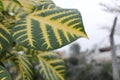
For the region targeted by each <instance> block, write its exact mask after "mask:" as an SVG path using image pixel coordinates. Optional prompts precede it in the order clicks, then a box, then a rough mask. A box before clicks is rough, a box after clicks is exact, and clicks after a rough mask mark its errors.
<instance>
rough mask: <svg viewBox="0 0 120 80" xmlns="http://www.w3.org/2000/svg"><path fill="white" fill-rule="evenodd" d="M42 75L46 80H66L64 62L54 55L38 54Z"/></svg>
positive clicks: (49, 53)
mask: <svg viewBox="0 0 120 80" xmlns="http://www.w3.org/2000/svg"><path fill="white" fill-rule="evenodd" d="M37 57H38V59H39V67H40V74H41V76H42V77H43V78H44V79H45V80H65V65H64V62H63V60H62V59H61V58H60V57H59V56H58V55H57V54H54V53H51V52H47V53H42V54H41V53H40V54H38V56H37Z"/></svg>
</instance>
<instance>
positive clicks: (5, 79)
mask: <svg viewBox="0 0 120 80" xmlns="http://www.w3.org/2000/svg"><path fill="white" fill-rule="evenodd" d="M0 80H12V79H11V77H10V74H9V73H8V71H7V70H6V69H5V68H4V67H2V66H0Z"/></svg>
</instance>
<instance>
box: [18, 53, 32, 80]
mask: <svg viewBox="0 0 120 80" xmlns="http://www.w3.org/2000/svg"><path fill="white" fill-rule="evenodd" d="M17 59H18V63H17V64H18V66H19V70H20V73H21V75H22V77H23V80H26V79H27V80H32V75H33V72H32V70H31V67H32V65H31V63H30V62H29V60H28V58H27V57H26V55H21V54H19V55H18V57H17Z"/></svg>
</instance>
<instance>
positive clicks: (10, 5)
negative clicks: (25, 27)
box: [1, 0, 22, 13]
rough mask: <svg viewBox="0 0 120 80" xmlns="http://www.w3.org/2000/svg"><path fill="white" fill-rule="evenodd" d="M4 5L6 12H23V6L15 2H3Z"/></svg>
mask: <svg viewBox="0 0 120 80" xmlns="http://www.w3.org/2000/svg"><path fill="white" fill-rule="evenodd" d="M1 2H2V3H3V5H4V11H8V12H14V13H18V12H19V11H20V10H22V6H21V5H20V4H19V3H17V2H16V1H13V0H1Z"/></svg>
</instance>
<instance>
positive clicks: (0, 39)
mask: <svg viewBox="0 0 120 80" xmlns="http://www.w3.org/2000/svg"><path fill="white" fill-rule="evenodd" d="M0 31H1V32H0V52H1V51H3V50H5V49H7V47H9V45H10V43H11V36H10V35H11V34H10V31H9V30H8V29H7V28H6V27H4V25H3V24H0Z"/></svg>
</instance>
